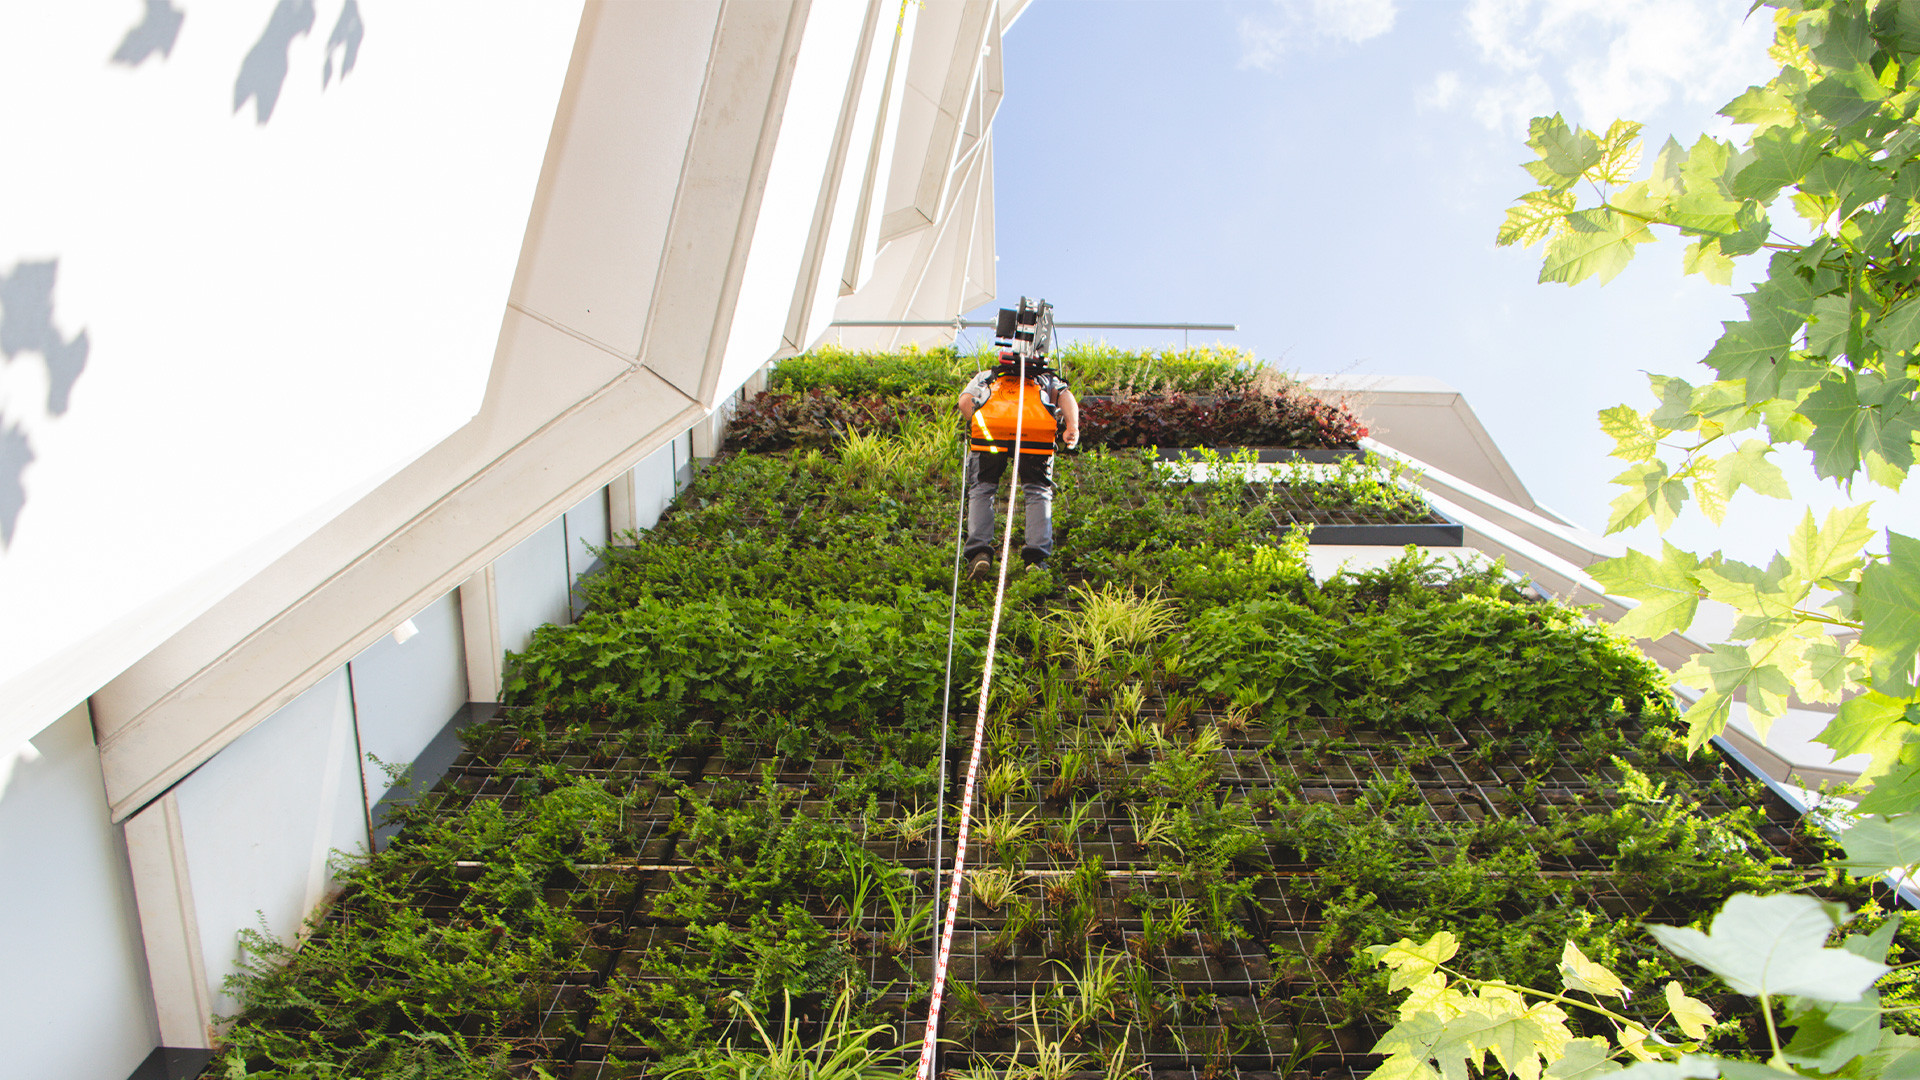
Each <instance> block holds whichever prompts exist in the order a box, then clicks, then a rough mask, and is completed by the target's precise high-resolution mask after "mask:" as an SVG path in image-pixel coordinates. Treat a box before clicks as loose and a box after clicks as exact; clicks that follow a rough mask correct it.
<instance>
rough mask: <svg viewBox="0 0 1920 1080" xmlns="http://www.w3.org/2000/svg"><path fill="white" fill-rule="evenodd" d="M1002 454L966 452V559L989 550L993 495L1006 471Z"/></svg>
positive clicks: (969, 559) (991, 539) (991, 531)
mask: <svg viewBox="0 0 1920 1080" xmlns="http://www.w3.org/2000/svg"><path fill="white" fill-rule="evenodd" d="M1006 468H1007V463H1006V455H1004V454H981V453H972V454H968V455H967V543H966V547H965V549H964V550H965V552H966V557H967V560H968V561H969V562H971V561H972V560H973V557H974V556H976V555H986V554H988V553H990V552H991V551H992V550H993V497H994V489H996V488H998V487H999V486H1000V476H1001V474H1002V473H1004V472H1006Z"/></svg>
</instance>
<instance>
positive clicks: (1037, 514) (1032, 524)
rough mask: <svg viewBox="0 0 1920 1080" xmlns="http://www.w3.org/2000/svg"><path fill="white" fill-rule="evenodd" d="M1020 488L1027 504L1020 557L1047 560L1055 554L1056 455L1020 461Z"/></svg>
mask: <svg viewBox="0 0 1920 1080" xmlns="http://www.w3.org/2000/svg"><path fill="white" fill-rule="evenodd" d="M1020 491H1021V493H1022V494H1023V495H1024V496H1025V497H1026V503H1027V533H1026V546H1025V547H1023V548H1021V549H1020V557H1021V558H1022V559H1024V560H1026V562H1027V564H1028V565H1033V564H1035V563H1045V562H1046V561H1047V559H1049V558H1050V557H1052V555H1053V455H1051V454H1049V455H1047V456H1046V457H1044V458H1035V457H1028V458H1026V459H1025V460H1023V461H1022V462H1021V463H1020Z"/></svg>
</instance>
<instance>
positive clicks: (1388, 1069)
mask: <svg viewBox="0 0 1920 1080" xmlns="http://www.w3.org/2000/svg"><path fill="white" fill-rule="evenodd" d="M1367 1080H1441V1076H1440V1074H1439V1073H1438V1072H1435V1071H1434V1068H1433V1066H1431V1065H1429V1064H1427V1059H1425V1058H1420V1057H1415V1056H1413V1055H1412V1054H1395V1055H1393V1056H1392V1057H1390V1058H1388V1059H1387V1060H1385V1061H1383V1062H1381V1063H1380V1067H1379V1068H1377V1069H1375V1070H1373V1072H1371V1073H1369V1074H1367Z"/></svg>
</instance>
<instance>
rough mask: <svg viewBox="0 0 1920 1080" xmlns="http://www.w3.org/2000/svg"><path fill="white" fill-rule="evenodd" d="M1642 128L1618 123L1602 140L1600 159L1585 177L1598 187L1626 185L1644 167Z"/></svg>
mask: <svg viewBox="0 0 1920 1080" xmlns="http://www.w3.org/2000/svg"><path fill="white" fill-rule="evenodd" d="M1640 154H1641V147H1640V125H1639V124H1637V123H1635V122H1633V121H1631V120H1615V121H1614V122H1613V123H1611V124H1609V125H1607V133H1606V134H1605V135H1604V136H1602V137H1601V139H1600V160H1598V161H1596V162H1594V163H1593V165H1591V166H1589V167H1588V168H1587V170H1586V171H1585V173H1584V174H1583V175H1584V176H1585V177H1586V178H1587V179H1588V180H1591V181H1593V182H1594V183H1596V184H1624V183H1626V182H1627V180H1628V179H1629V178H1631V177H1632V176H1633V171H1634V170H1635V169H1638V168H1639V167H1640Z"/></svg>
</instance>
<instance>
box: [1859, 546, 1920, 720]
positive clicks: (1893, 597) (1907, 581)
mask: <svg viewBox="0 0 1920 1080" xmlns="http://www.w3.org/2000/svg"><path fill="white" fill-rule="evenodd" d="M1860 644H1862V645H1864V646H1866V648H1867V649H1868V650H1870V654H1869V655H1870V660H1869V665H1870V667H1871V670H1872V672H1873V685H1874V689H1876V690H1879V691H1881V692H1883V693H1886V692H1894V693H1900V694H1906V693H1910V692H1912V689H1913V662H1914V656H1915V655H1916V654H1920V540H1915V539H1914V538H1912V537H1910V536H1903V535H1901V534H1900V533H1897V532H1892V531H1889V532H1888V533H1887V559H1886V561H1885V562H1879V563H1874V564H1873V565H1871V566H1868V567H1867V568H1866V570H1865V571H1864V572H1862V574H1861V575H1860Z"/></svg>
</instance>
